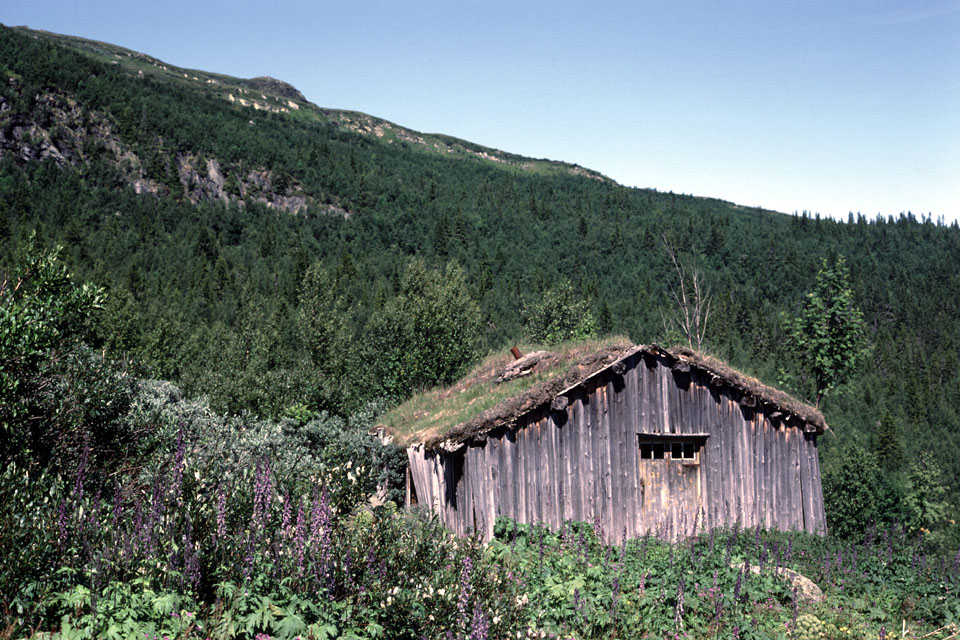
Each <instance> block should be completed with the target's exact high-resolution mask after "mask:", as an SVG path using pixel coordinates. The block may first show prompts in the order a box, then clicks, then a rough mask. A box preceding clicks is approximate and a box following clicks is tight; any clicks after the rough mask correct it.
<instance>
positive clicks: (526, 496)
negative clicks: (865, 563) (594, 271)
mask: <svg viewBox="0 0 960 640" xmlns="http://www.w3.org/2000/svg"><path fill="white" fill-rule="evenodd" d="M626 365H627V366H626V370H625V371H624V373H623V374H622V375H618V374H615V373H614V372H612V371H610V370H606V371H604V372H601V373H600V374H599V375H598V376H595V377H594V378H592V379H590V380H588V381H587V382H586V383H584V384H581V385H580V386H578V387H576V388H575V389H573V390H571V391H570V392H568V394H567V397H568V398H569V400H570V402H569V405H568V407H567V408H566V409H565V410H563V411H551V410H549V407H547V408H544V409H543V410H539V411H534V412H531V413H530V414H527V415H526V416H524V417H523V418H521V419H520V421H519V423H518V425H517V428H516V429H513V430H509V429H500V430H497V431H494V432H490V433H488V434H486V435H485V436H483V437H480V438H476V439H474V440H473V441H471V442H468V443H466V444H464V445H463V446H462V447H461V448H460V449H458V450H457V451H455V452H452V453H449V452H427V451H424V449H423V448H422V446H417V447H411V448H410V449H408V457H409V460H410V471H411V477H412V479H413V482H414V485H415V489H416V493H417V498H418V501H419V503H420V504H426V505H430V506H431V507H432V508H433V509H434V510H435V511H437V513H438V514H439V515H440V517H441V519H442V520H443V521H444V523H445V524H446V525H447V526H449V527H450V528H451V529H453V530H454V531H455V532H457V533H458V534H461V535H470V534H474V533H479V534H480V535H481V536H482V537H484V538H486V539H489V538H490V537H492V535H493V524H494V520H495V518H496V517H497V516H500V515H503V516H509V517H511V518H514V519H516V520H518V521H520V522H543V523H546V524H548V525H550V526H552V527H554V528H559V527H560V526H561V525H562V523H563V521H565V520H580V521H588V522H591V521H597V520H599V523H600V525H601V526H602V528H603V530H604V531H605V532H606V535H607V537H608V539H609V540H616V539H619V538H620V537H621V536H623V535H626V536H627V537H636V536H640V535H643V534H646V533H651V534H654V535H657V536H659V537H662V538H668V539H677V538H680V537H684V536H686V535H689V534H692V533H694V532H699V531H701V530H704V529H711V528H714V527H718V526H723V525H733V524H734V523H736V522H738V521H739V523H740V525H741V526H743V527H753V526H756V525H760V526H763V527H767V528H777V529H781V530H790V529H796V530H806V531H808V532H811V533H825V532H826V519H825V517H824V513H823V495H822V491H821V487H820V467H819V461H818V458H817V448H816V438H815V437H814V436H813V435H812V434H805V433H804V432H803V431H802V430H801V429H800V428H799V427H798V426H795V425H787V424H785V423H783V422H782V421H779V420H777V419H773V418H772V417H771V416H769V415H767V414H766V413H765V412H764V411H756V410H754V409H753V408H751V407H748V406H744V405H743V404H741V394H740V392H739V391H737V390H733V389H729V388H726V387H718V386H711V384H710V381H709V380H708V379H707V377H706V375H705V374H703V373H700V372H698V371H692V372H674V371H672V370H671V368H670V366H669V363H668V362H667V361H666V360H665V359H664V358H662V357H653V356H644V355H640V354H637V355H635V356H632V357H631V358H630V359H628V360H627V361H626ZM641 433H642V434H687V435H692V434H708V437H707V438H706V440H705V441H704V443H703V446H702V447H701V448H700V450H699V453H698V455H697V460H696V463H693V462H691V461H683V462H677V461H673V460H668V459H664V460H643V459H641V458H640V448H639V441H638V434H641Z"/></svg>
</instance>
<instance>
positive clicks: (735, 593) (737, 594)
mask: <svg viewBox="0 0 960 640" xmlns="http://www.w3.org/2000/svg"><path fill="white" fill-rule="evenodd" d="M742 588H743V571H741V572H740V573H738V574H737V583H736V584H735V585H733V601H734V602H739V601H740V589H742Z"/></svg>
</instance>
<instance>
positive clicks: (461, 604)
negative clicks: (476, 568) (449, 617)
mask: <svg viewBox="0 0 960 640" xmlns="http://www.w3.org/2000/svg"><path fill="white" fill-rule="evenodd" d="M472 573H473V559H472V558H471V557H470V556H467V557H465V558H464V559H463V569H462V570H461V571H460V598H459V599H458V600H457V611H459V612H460V620H461V622H462V623H463V626H466V622H467V615H468V608H467V607H468V605H469V603H470V596H471V593H470V575H471V574H472Z"/></svg>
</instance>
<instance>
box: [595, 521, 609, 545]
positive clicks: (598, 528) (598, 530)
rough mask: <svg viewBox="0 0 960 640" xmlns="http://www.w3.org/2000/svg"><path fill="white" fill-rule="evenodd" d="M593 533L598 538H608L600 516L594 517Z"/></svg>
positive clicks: (601, 539) (602, 539)
mask: <svg viewBox="0 0 960 640" xmlns="http://www.w3.org/2000/svg"><path fill="white" fill-rule="evenodd" d="M593 535H595V536H596V537H597V540H598V541H600V542H603V541H604V540H605V539H606V536H605V535H604V531H603V523H602V522H600V516H595V517H594V518H593Z"/></svg>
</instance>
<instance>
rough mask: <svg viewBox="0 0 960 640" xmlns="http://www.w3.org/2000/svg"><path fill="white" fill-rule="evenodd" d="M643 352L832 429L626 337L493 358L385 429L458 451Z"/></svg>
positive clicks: (685, 352) (778, 399)
mask: <svg viewBox="0 0 960 640" xmlns="http://www.w3.org/2000/svg"><path fill="white" fill-rule="evenodd" d="M638 353H641V354H646V355H650V356H660V357H663V358H664V359H666V360H667V362H668V363H669V364H670V366H671V367H672V368H673V369H677V370H681V371H686V370H691V369H692V370H698V371H701V372H703V373H704V374H705V375H706V376H707V378H708V381H709V384H711V385H713V386H724V387H728V388H732V389H736V390H738V391H740V392H741V396H742V398H743V399H742V400H741V402H743V403H744V404H754V405H756V406H758V407H766V408H767V409H769V410H770V413H777V414H779V415H781V416H783V417H784V419H793V420H795V421H797V422H799V423H801V425H802V426H804V427H805V428H807V429H808V430H812V431H815V432H816V433H818V434H819V433H823V431H824V429H825V428H826V426H827V425H826V422H825V420H824V419H823V415H822V414H821V413H820V412H819V411H818V410H817V409H815V408H813V407H811V406H809V405H807V404H804V403H802V402H800V401H799V400H796V399H795V398H793V397H791V396H790V395H788V394H786V393H784V392H782V391H779V390H777V389H774V388H773V387H769V386H767V385H765V384H763V383H761V382H760V381H758V380H757V379H756V378H752V377H750V376H747V375H744V374H743V373H740V372H739V371H737V370H735V369H733V368H732V367H730V366H728V365H726V364H724V363H722V362H720V361H719V360H717V359H716V358H713V357H711V356H707V355H704V354H701V353H698V352H695V351H692V350H690V349H686V348H679V347H678V348H673V349H664V348H662V347H659V346H657V345H633V344H632V343H630V342H629V341H627V340H625V339H622V338H614V339H611V340H607V341H603V342H587V343H580V344H575V345H568V346H562V347H560V348H558V349H556V350H554V351H534V352H532V353H529V354H527V355H526V356H524V357H522V358H521V359H519V360H514V359H513V357H512V356H510V355H509V354H505V355H502V356H492V357H490V358H488V359H487V360H486V361H484V362H483V363H482V364H481V365H480V366H478V367H477V368H476V369H474V370H473V371H472V372H471V373H470V374H468V375H467V376H466V377H464V378H463V379H462V380H461V381H460V382H458V383H457V384H455V385H453V386H452V387H448V388H445V389H437V390H433V391H429V392H426V393H423V394H419V395H418V396H416V397H414V398H413V399H411V400H409V401H408V402H406V403H404V404H403V405H401V406H400V407H397V408H396V409H394V410H393V411H391V412H389V413H388V414H387V415H386V416H384V419H383V420H382V424H381V426H383V427H385V428H386V430H387V431H389V432H391V433H392V434H393V435H394V436H395V437H396V438H397V439H398V441H399V442H401V443H403V444H408V445H409V444H414V443H422V444H423V445H424V446H425V447H426V448H428V449H436V448H444V449H449V448H455V447H457V446H459V445H460V444H461V443H463V442H466V441H467V440H469V439H470V438H474V437H477V436H482V435H483V434H485V433H488V432H490V431H492V430H494V429H497V428H500V427H507V428H511V427H513V426H515V424H516V422H517V420H518V419H519V418H520V417H522V416H523V415H525V414H527V413H528V412H530V411H533V410H534V409H537V408H539V407H541V406H543V405H545V404H549V403H553V402H554V399H555V398H557V397H558V396H562V395H564V394H565V393H566V392H568V391H570V390H572V389H573V388H575V387H577V386H579V385H581V384H583V383H584V382H586V381H587V380H588V379H590V378H592V377H594V376H596V375H598V374H600V373H601V372H603V371H606V370H607V369H611V368H613V369H617V368H622V367H623V364H622V363H623V361H624V360H626V359H627V358H629V357H631V356H633V355H635V354H638Z"/></svg>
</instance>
